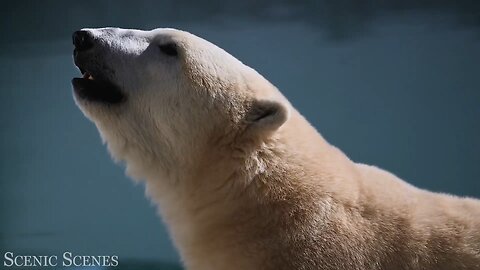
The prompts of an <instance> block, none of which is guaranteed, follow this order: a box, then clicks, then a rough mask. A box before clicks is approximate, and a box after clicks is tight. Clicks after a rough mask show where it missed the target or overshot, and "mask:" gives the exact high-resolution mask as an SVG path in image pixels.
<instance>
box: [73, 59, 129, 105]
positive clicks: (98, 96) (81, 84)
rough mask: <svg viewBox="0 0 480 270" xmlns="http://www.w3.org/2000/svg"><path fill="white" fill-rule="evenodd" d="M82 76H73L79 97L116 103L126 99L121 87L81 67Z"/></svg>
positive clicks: (74, 86) (74, 87)
mask: <svg viewBox="0 0 480 270" xmlns="http://www.w3.org/2000/svg"><path fill="white" fill-rule="evenodd" d="M79 69H80V72H81V73H82V75H83V76H82V78H73V79H72V85H73V89H74V90H75V93H76V94H77V95H78V97H79V98H82V99H86V100H89V101H95V102H102V103H109V104H115V103H120V102H122V101H124V100H125V95H124V94H123V93H122V92H121V91H120V89H119V87H118V86H116V85H115V84H113V83H112V82H110V81H109V80H106V79H104V78H102V77H101V76H97V75H93V73H91V72H88V71H86V70H84V69H83V68H81V67H79Z"/></svg>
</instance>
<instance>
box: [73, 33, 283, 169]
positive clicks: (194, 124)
mask: <svg viewBox="0 0 480 270" xmlns="http://www.w3.org/2000/svg"><path fill="white" fill-rule="evenodd" d="M73 43H74V45H75V50H74V62H75V65H76V66H77V67H78V68H79V69H80V71H81V73H82V75H83V77H82V78H74V79H73V80H72V84H73V89H74V98H75V101H76V103H77V105H78V106H79V107H80V108H81V110H82V111H83V113H84V114H85V115H86V116H87V117H88V118H89V119H91V120H92V121H93V122H94V123H95V125H96V126H97V128H98V129H99V131H100V134H101V136H102V138H103V140H104V141H105V142H106V143H107V145H108V148H109V150H110V152H111V153H112V155H113V157H114V158H115V159H117V160H123V161H125V162H126V163H127V169H128V171H129V172H130V173H131V174H133V176H134V177H136V178H148V177H149V174H150V173H153V172H152V169H146V166H150V168H153V167H154V168H156V169H155V170H163V172H164V173H168V172H169V171H172V170H175V169H177V170H182V169H183V170H186V169H188V168H193V167H195V166H197V167H198V166H200V165H199V164H200V163H201V161H202V160H204V159H205V158H206V157H207V156H209V157H212V156H214V155H215V153H217V154H218V153H220V152H222V153H223V154H219V155H217V158H219V159H225V158H227V159H228V158H229V157H228V155H230V154H227V153H231V154H232V155H234V153H235V151H237V150H238V149H241V148H242V147H243V146H242V145H255V144H257V143H262V142H263V141H264V140H267V139H268V138H272V137H274V135H275V132H276V131H277V130H278V129H279V128H280V127H281V126H282V125H283V124H284V123H285V122H286V121H287V119H288V116H289V111H290V105H289V103H288V101H287V100H286V99H285V98H284V97H283V96H282V95H281V94H280V92H279V91H278V90H277V89H276V88H275V87H274V86H273V85H272V84H270V83H269V82H268V81H267V80H265V79H264V78H263V77H262V76H261V75H259V74H258V73H257V72H256V71H255V70H253V69H251V68H249V67H247V66H246V65H244V64H242V63H241V62H240V61H239V60H237V59H236V58H234V57H233V56H231V55H230V54H228V53H227V52H225V51H224V50H222V49H221V48H219V47H217V46H215V45H214V44H212V43H210V42H208V41H206V40H203V39H201V38H199V37H196V36H194V35H192V34H190V33H187V32H184V31H179V30H175V29H166V28H164V29H155V30H152V31H140V30H127V29H118V28H100V29H82V30H80V31H76V32H75V33H74V34H73ZM237 154H238V153H237ZM157 174H158V173H157Z"/></svg>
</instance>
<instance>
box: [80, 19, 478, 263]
mask: <svg viewBox="0 0 480 270" xmlns="http://www.w3.org/2000/svg"><path fill="white" fill-rule="evenodd" d="M73 42H74V45H75V50H74V62H75V64H76V66H77V67H78V68H79V69H80V71H81V73H82V74H83V77H82V78H74V79H73V80H72V84H73V92H74V98H75V101H76V103H77V105H78V106H79V107H80V109H81V110H82V111H83V113H84V114H85V115H86V117H87V118H89V119H90V120H92V121H93V122H94V123H95V125H96V126H97V128H98V130H99V132H100V134H101V137H102V138H103V140H104V141H105V142H106V144H107V146H108V149H109V151H110V153H111V154H112V156H113V158H114V159H116V160H119V161H122V162H125V164H126V167H127V173H128V174H129V175H131V176H132V177H133V178H134V179H140V180H144V182H145V186H146V193H147V195H148V197H150V198H151V199H152V200H153V201H154V202H155V203H156V204H157V205H158V209H159V214H160V215H161V217H162V218H163V220H164V222H165V223H166V224H167V226H168V228H169V231H170V234H171V237H172V239H173V242H174V243H175V245H176V247H177V248H178V250H179V252H180V255H181V258H182V260H183V262H184V265H185V267H186V269H193V270H203V269H205V270H217V269H222V270H225V269H233V270H235V269H242V270H245V269H265V270H269V269H272V270H278V269H289V270H291V269H305V270H308V269H346V270H353V269H388V270H394V269H435V270H439V269H449V270H451V269H480V201H478V200H475V199H471V198H459V197H455V196H450V195H445V194H436V193H432V192H428V191H424V190H421V189H418V188H415V187H413V186H411V185H409V184H407V183H406V182H404V181H402V180H400V179H399V178H397V177H396V176H395V175H393V174H391V173H389V172H386V171H384V170H381V169H379V168H376V167H373V166H368V165H363V164H356V163H354V162H352V161H351V160H350V159H348V158H347V156H346V155H345V154H343V153H342V152H341V151H340V150H338V149H337V148H335V147H333V146H331V145H330V144H329V143H328V142H326V141H325V139H323V138H322V136H321V135H320V134H319V133H318V132H317V131H316V130H315V129H314V128H313V127H312V126H311V125H310V124H309V123H308V122H307V120H305V119H304V117H303V116H302V115H301V114H300V113H299V112H298V111H297V110H295V108H294V107H293V106H292V105H291V104H290V103H289V102H288V100H287V99H286V98H285V97H284V96H283V95H282V94H281V93H280V92H279V91H278V90H277V89H276V88H275V86H273V85H272V84H271V83H269V82H268V81H267V80H266V79H265V78H263V77H262V76H261V75H260V74H258V73H257V72H256V71H255V70H253V69H252V68H250V67H248V66H246V65H244V64H243V63H241V62H240V61H239V60H237V59H236V58H234V57H233V56H231V55H230V54H228V53H227V52H225V51H224V50H222V49H221V48H219V47H217V46H215V45H213V44H212V43H209V42H208V41H205V40H203V39H201V38H199V37H196V36H194V35H192V34H190V33H187V32H184V31H179V30H175V29H170V28H168V29H155V30H152V31H140V30H126V29H118V28H101V29H82V30H80V31H76V32H75V33H74V34H73Z"/></svg>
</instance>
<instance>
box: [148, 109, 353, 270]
mask: <svg viewBox="0 0 480 270" xmlns="http://www.w3.org/2000/svg"><path fill="white" fill-rule="evenodd" d="M291 117H292V119H290V120H289V121H287V123H286V124H285V126H284V127H282V128H281V129H280V130H279V131H278V133H277V134H276V135H275V136H274V137H273V138H272V139H271V140H270V141H269V142H268V143H265V144H263V146H262V147H260V148H258V149H257V150H256V151H253V152H251V153H250V154H249V155H247V156H245V158H244V159H243V160H242V159H240V160H241V161H239V159H233V160H228V159H226V160H216V162H213V163H214V164H209V163H204V162H199V163H198V164H197V166H192V167H189V168H185V167H184V168H176V170H171V171H170V172H169V173H168V174H167V173H165V172H161V173H159V174H158V175H150V176H149V177H147V181H146V193H147V194H148V196H149V197H150V198H151V199H152V200H153V201H154V202H155V203H156V204H157V205H158V210H159V213H160V215H161V216H162V218H163V220H164V221H165V223H166V224H167V227H168V228H169V230H170V233H171V235H172V239H173V241H174V243H175V244H176V246H177V247H178V249H179V250H180V254H181V255H182V258H183V259H184V261H185V262H187V264H188V262H189V261H196V260H198V259H199V258H200V259H201V258H202V257H204V256H206V255H207V254H203V253H202V252H215V254H218V256H220V257H221V256H222V255H221V254H223V255H225V257H228V256H229V255H228V254H231V252H235V248H234V247H233V246H237V247H238V248H239V249H240V250H242V248H245V245H249V244H250V243H252V242H255V241H258V239H255V238H256V235H258V234H262V233H268V232H266V231H265V232H259V231H258V228H266V229H268V230H271V229H272V228H269V226H268V223H269V222H271V220H262V218H263V217H264V216H269V217H270V219H276V218H278V219H280V220H282V219H284V218H285V217H283V215H285V213H296V215H298V216H299V217H301V216H303V215H305V214H306V213H305V211H307V212H308V211H312V212H313V211H317V210H312V209H310V208H309V207H311V206H312V205H313V206H316V205H318V202H311V201H310V202H309V201H308V200H310V199H312V198H316V199H318V198H324V199H325V200H330V199H331V197H332V196H333V194H335V195H334V196H336V197H337V198H342V197H343V198H342V199H343V200H345V201H348V200H354V196H353V197H352V196H350V195H348V196H345V194H352V192H348V191H346V190H336V188H335V186H336V185H335V181H337V179H338V178H341V179H351V178H353V177H349V176H348V175H338V172H339V171H341V172H343V174H348V173H354V170H353V169H352V168H351V167H352V162H350V161H349V160H348V158H346V157H345V155H344V154H343V153H341V152H340V151H338V150H337V149H336V148H334V147H332V146H330V145H329V144H328V143H327V142H326V141H325V140H324V139H323V138H322V137H321V136H320V135H319V134H318V132H317V131H316V130H315V129H314V128H313V127H312V126H311V125H310V124H309V123H308V122H307V121H306V120H305V119H304V118H303V117H302V116H301V115H300V114H299V113H298V112H296V111H294V112H293V114H292V116H291ZM298 134H302V136H301V138H300V136H298ZM205 160H208V158H205ZM333 162H334V163H335V164H341V165H340V166H344V167H345V169H343V170H342V169H340V170H339V165H337V166H336V168H335V170H333V168H330V167H329V165H328V164H333ZM207 164H208V165H207ZM304 164H312V165H313V166H317V167H318V166H323V169H322V170H321V171H322V172H323V173H324V175H315V173H316V171H317V170H316V169H312V168H310V167H308V166H305V165H304ZM317 169H318V168H317ZM299 176H306V177H299ZM165 178H168V179H165ZM313 186H317V187H313ZM349 186H350V187H351V188H352V189H354V188H355V185H354V184H352V185H349ZM342 188H343V189H345V185H342ZM313 193H315V194H313ZM318 193H320V194H318ZM299 198H303V199H301V200H299ZM274 213H277V216H275V214H274ZM241 247H242V248H241ZM233 257H234V256H233ZM233 257H232V258H233ZM245 267H247V266H245ZM225 269H226V268H225Z"/></svg>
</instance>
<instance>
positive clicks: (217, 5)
mask: <svg viewBox="0 0 480 270" xmlns="http://www.w3.org/2000/svg"><path fill="white" fill-rule="evenodd" d="M103 26H116V27H123V28H140V29H152V28H157V27H175V28H181V29H184V30H187V31H190V32H193V33H195V34H197V35H199V36H201V37H203V38H205V39H207V40H209V41H211V42H213V43H215V44H217V45H219V46H220V47H222V48H224V49H225V50H227V51H228V52H230V53H231V54H233V55H234V56H236V57H237V58H239V59H240V60H242V61H243V62H244V63H246V64H247V65H250V66H252V67H253V68H255V69H257V70H258V71H259V72H260V73H261V74H263V75H264V76H265V77H266V78H267V79H269V80H270V81H271V82H273V83H274V84H275V85H276V86H278V88H280V90H281V91H282V92H283V93H284V94H285V95H286V96H287V97H288V98H289V99H290V101H291V102H292V103H293V104H294V106H296V107H297V108H298V109H299V110H300V112H302V113H303V114H304V115H305V116H306V117H307V119H309V120H310V121H311V122H312V123H313V125H314V126H315V127H317V129H318V130H319V131H320V132H321V133H322V134H323V135H324V136H325V137H326V139H327V140H329V141H330V142H331V143H332V144H334V145H336V146H338V147H339V148H340V149H342V150H343V151H344V152H345V153H346V154H347V155H348V156H350V157H351V158H352V159H353V160H354V161H357V162H362V163H368V164H374V165H377V166H380V167H382V168H385V169H387V170H389V171H392V172H393V173H395V174H397V175H398V176H400V177H401V178H403V179H405V180H407V181H409V182H410V183H413V184H414V185H416V186H419V187H421V188H426V189H430V190H434V191H439V192H447V193H452V194H457V195H461V196H472V197H480V140H479V139H480V2H479V1H476V0H471V1H461V0H457V1H451V0H432V1H420V0H398V1H397V0H390V1H366V0H365V1H361V0H339V1H321V0H310V1H307V0H306V1H294V0H275V1H270V0H266V1H260V0H242V1H238V0H210V1H206V0H200V1H199V0H196V1H194V0H191V1H179V0H173V1H142V0H136V1H113V0H112V1H92V0H83V1H61V0H56V1H52V0H50V1H22V0H20V1H2V8H1V10H0V34H1V35H0V128H1V133H0V155H1V156H0V161H1V163H0V254H1V255H2V261H3V254H4V253H5V252H7V251H11V252H14V253H15V254H17V253H18V254H22V255H52V254H57V255H60V256H61V254H62V253H63V252H65V251H70V252H72V253H75V254H79V255H117V256H119V262H120V265H119V267H117V269H167V270H168V269H181V266H180V260H179V256H178V255H177V253H176V251H175V249H174V248H173V245H172V243H171V242H170V240H169V237H168V234H167V232H166V229H165V227H164V226H163V224H162V223H161V220H160V219H159V218H158V217H157V215H156V214H155V208H154V207H153V206H152V205H151V203H150V202H149V201H148V200H147V199H145V197H144V190H143V186H142V185H138V184H137V185H136V184H134V183H133V182H132V181H130V180H129V179H127V177H126V176H125V175H124V170H123V168H122V167H121V166H119V165H115V164H114V163H113V162H112V161H111V160H110V157H109V155H108V153H107V151H106V148H105V147H104V146H103V145H102V143H101V140H100V137H99V136H98V133H97V130H96V128H95V127H94V125H93V124H92V123H90V122H89V121H88V120H87V119H86V118H84V117H83V115H82V113H81V112H80V111H79V110H78V108H77V107H76V106H75V104H74V102H73V99H72V93H71V85H70V80H71V78H72V77H74V76H79V72H78V70H77V69H76V68H75V67H74V65H73V64H72V57H71V54H72V50H73V47H72V44H71V33H72V32H73V31H74V30H77V29H80V28H83V27H103ZM1 265H3V264H1ZM0 267H3V266H0Z"/></svg>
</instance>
